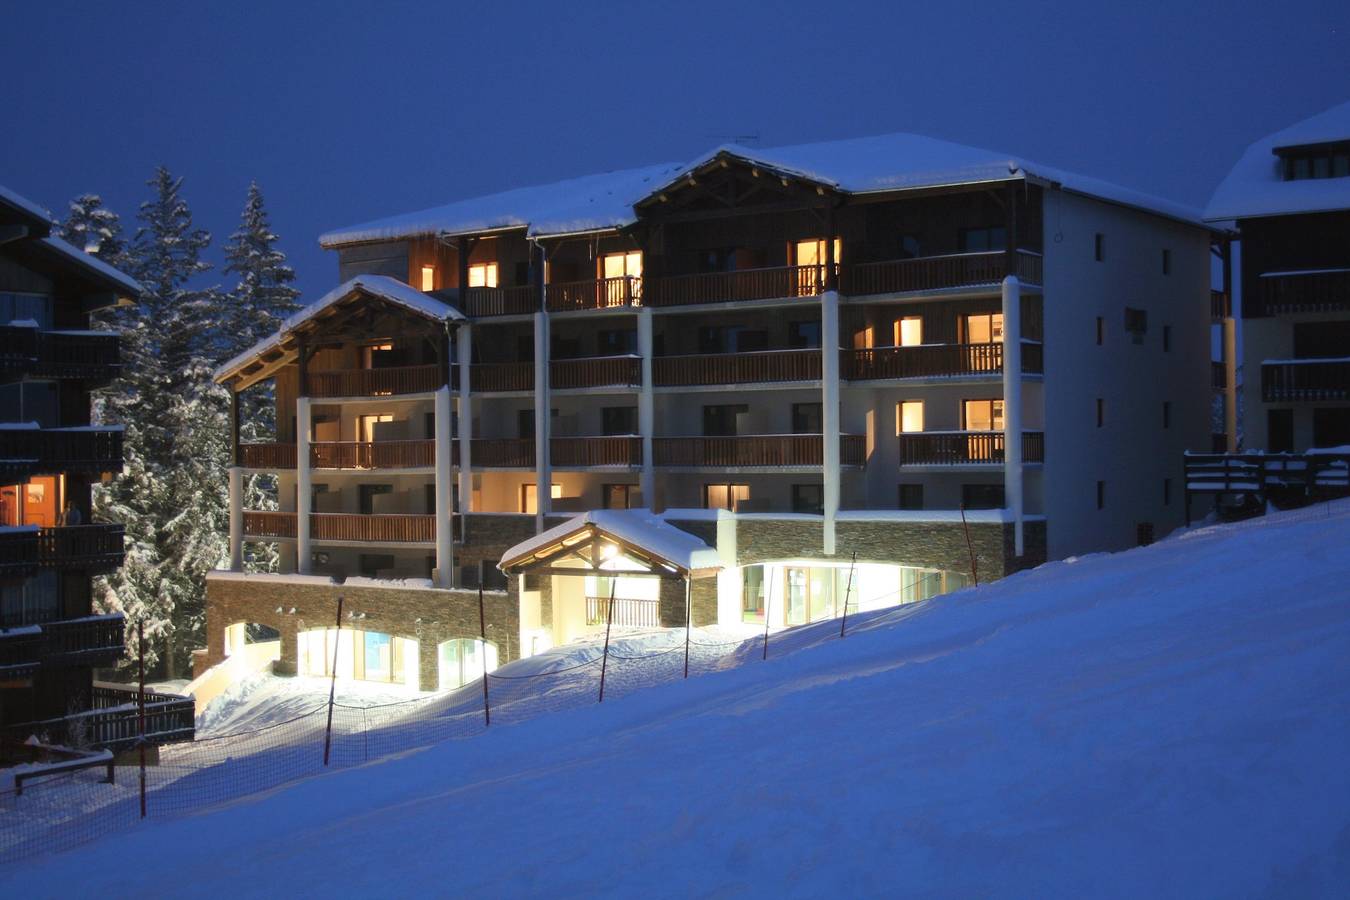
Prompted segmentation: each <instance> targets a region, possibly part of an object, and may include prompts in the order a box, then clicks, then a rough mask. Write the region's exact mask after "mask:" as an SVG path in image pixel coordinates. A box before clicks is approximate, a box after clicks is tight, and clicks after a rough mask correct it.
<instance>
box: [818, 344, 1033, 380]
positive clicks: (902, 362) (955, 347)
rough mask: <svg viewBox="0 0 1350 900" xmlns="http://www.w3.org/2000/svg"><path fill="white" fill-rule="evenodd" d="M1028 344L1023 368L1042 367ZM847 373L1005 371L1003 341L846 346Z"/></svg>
mask: <svg viewBox="0 0 1350 900" xmlns="http://www.w3.org/2000/svg"><path fill="white" fill-rule="evenodd" d="M1029 346H1035V347H1036V348H1037V349H1038V350H1039V348H1040V345H1038V344H1034V345H1024V346H1023V357H1022V370H1023V371H1040V365H1039V362H1040V359H1039V356H1040V354H1039V353H1038V354H1037V358H1036V359H1027V355H1026V349H1027V347H1029ZM841 369H842V370H843V373H844V377H845V378H847V379H850V380H853V381H864V380H867V379H876V378H935V377H943V376H953V375H994V374H997V373H1000V372H1002V371H1003V345H1002V344H1001V343H989V344H928V345H924V346H919V347H871V348H867V349H862V350H845V351H844V365H843V366H841Z"/></svg>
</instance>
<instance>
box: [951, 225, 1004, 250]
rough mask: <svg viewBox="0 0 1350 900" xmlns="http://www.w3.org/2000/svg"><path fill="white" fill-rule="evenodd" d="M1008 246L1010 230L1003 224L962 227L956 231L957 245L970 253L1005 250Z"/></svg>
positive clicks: (959, 248)
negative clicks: (983, 226)
mask: <svg viewBox="0 0 1350 900" xmlns="http://www.w3.org/2000/svg"><path fill="white" fill-rule="evenodd" d="M1007 246H1008V232H1007V229H1005V228H1004V227H1003V226H1002V225H991V226H989V227H987V228H961V229H959V230H957V232H956V247H957V249H958V250H962V251H965V252H968V253H978V252H982V251H988V250H1003V249H1005V248H1006V247H1007Z"/></svg>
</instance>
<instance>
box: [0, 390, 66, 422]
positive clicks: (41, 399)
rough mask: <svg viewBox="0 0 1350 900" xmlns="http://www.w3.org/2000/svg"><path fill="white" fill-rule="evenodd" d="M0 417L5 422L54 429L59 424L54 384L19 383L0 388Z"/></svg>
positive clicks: (58, 408) (58, 409)
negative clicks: (31, 423) (31, 424)
mask: <svg viewBox="0 0 1350 900" xmlns="http://www.w3.org/2000/svg"><path fill="white" fill-rule="evenodd" d="M0 416H3V417H4V421H7V422H36V423H37V424H38V425H39V426H40V427H42V428H56V427H57V426H59V425H60V424H61V422H60V404H59V402H58V397H57V387H56V382H54V381H19V382H14V383H12V384H7V385H4V386H3V387H0Z"/></svg>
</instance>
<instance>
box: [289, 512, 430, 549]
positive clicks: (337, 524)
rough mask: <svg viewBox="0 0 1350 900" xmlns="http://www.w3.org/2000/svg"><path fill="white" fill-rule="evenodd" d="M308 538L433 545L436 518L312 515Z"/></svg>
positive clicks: (334, 514) (352, 514) (335, 514)
mask: <svg viewBox="0 0 1350 900" xmlns="http://www.w3.org/2000/svg"><path fill="white" fill-rule="evenodd" d="M309 531H310V538H311V539H312V540H313V541H315V542H319V543H322V542H324V541H352V542H355V543H401V544H434V543H435V542H436V517H435V516H426V515H391V514H384V515H361V514H359V513H313V514H311V515H310V517H309Z"/></svg>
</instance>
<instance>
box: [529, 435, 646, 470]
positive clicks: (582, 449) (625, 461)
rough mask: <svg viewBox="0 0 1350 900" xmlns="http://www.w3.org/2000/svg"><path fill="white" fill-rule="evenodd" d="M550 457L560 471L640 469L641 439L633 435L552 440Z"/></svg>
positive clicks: (558, 438) (556, 438)
mask: <svg viewBox="0 0 1350 900" xmlns="http://www.w3.org/2000/svg"><path fill="white" fill-rule="evenodd" d="M549 457H550V459H551V462H552V465H553V467H554V468H557V469H591V468H614V467H626V468H631V467H635V466H641V465H642V438H640V437H636V436H631V435H620V436H614V435H606V436H603V437H599V436H597V437H555V438H550V439H549Z"/></svg>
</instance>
